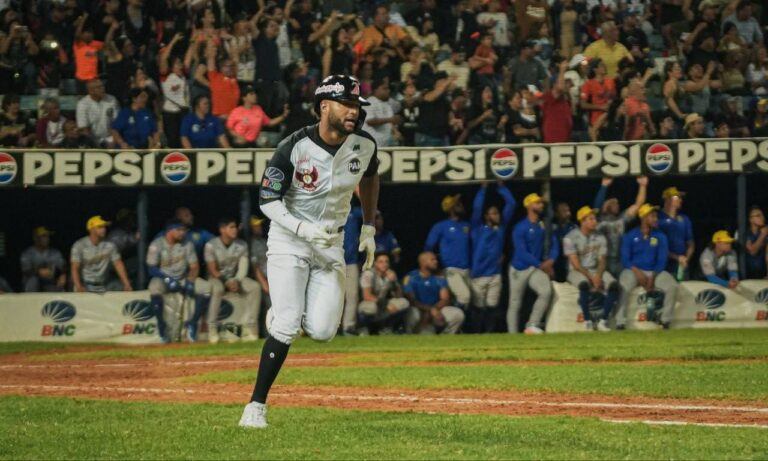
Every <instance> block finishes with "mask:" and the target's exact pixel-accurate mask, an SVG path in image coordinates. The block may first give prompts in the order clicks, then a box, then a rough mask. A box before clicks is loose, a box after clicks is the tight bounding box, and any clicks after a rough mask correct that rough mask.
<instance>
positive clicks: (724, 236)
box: [712, 230, 736, 243]
mask: <svg viewBox="0 0 768 461" xmlns="http://www.w3.org/2000/svg"><path fill="white" fill-rule="evenodd" d="M735 241H736V239H735V238H733V237H731V234H729V233H728V231H726V230H719V231H717V232H715V233H714V234H712V243H733V242H735Z"/></svg>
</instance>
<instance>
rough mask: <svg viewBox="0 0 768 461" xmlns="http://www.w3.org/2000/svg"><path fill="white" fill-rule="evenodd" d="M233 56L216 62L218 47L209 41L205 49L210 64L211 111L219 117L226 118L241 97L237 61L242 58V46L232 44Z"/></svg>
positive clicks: (208, 64)
mask: <svg viewBox="0 0 768 461" xmlns="http://www.w3.org/2000/svg"><path fill="white" fill-rule="evenodd" d="M231 49H232V58H231V59H230V58H229V57H226V58H224V59H220V60H219V61H218V63H217V62H216V53H217V48H216V45H214V44H213V42H209V43H208V46H207V47H206V49H205V53H206V58H207V61H208V62H207V66H208V85H209V88H210V89H211V103H212V104H211V105H212V106H213V107H212V109H211V113H212V114H213V115H215V116H216V117H219V118H226V117H227V116H228V115H229V113H230V112H232V109H234V108H235V107H236V106H237V101H238V100H239V99H240V86H239V85H238V83H237V63H238V61H239V60H240V55H239V53H240V48H239V47H238V46H236V45H232V47H231Z"/></svg>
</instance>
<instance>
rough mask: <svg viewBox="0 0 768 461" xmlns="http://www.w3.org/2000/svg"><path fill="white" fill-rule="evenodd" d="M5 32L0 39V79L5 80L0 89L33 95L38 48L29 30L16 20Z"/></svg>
mask: <svg viewBox="0 0 768 461" xmlns="http://www.w3.org/2000/svg"><path fill="white" fill-rule="evenodd" d="M6 11H7V10H6ZM6 30H7V31H8V35H7V36H4V37H2V38H0V57H2V59H3V69H2V71H0V77H1V78H3V80H5V82H4V83H1V84H0V88H2V87H5V88H7V90H8V91H7V92H23V93H25V94H29V93H33V92H34V91H35V89H36V87H37V85H36V84H37V82H36V76H37V68H36V66H35V58H36V56H38V55H39V54H40V47H39V46H38V45H37V43H36V41H35V37H34V36H33V35H32V32H30V30H29V28H28V27H27V26H23V25H21V24H20V23H19V21H18V20H15V19H14V20H12V21H10V22H9V23H8V28H7V29H6Z"/></svg>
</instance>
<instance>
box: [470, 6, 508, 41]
mask: <svg viewBox="0 0 768 461" xmlns="http://www.w3.org/2000/svg"><path fill="white" fill-rule="evenodd" d="M490 21H496V24H494V25H493V44H494V45H496V46H509V45H510V43H509V35H508V34H507V32H508V31H509V19H508V18H507V15H506V14H504V13H480V14H478V15H477V22H478V23H480V25H483V26H484V25H485V23H486V22H490Z"/></svg>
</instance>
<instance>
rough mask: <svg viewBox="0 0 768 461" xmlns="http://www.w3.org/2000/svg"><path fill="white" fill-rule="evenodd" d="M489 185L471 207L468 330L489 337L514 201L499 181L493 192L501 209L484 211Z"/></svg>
mask: <svg viewBox="0 0 768 461" xmlns="http://www.w3.org/2000/svg"><path fill="white" fill-rule="evenodd" d="M487 191H488V184H487V183H484V184H483V185H482V186H481V187H480V189H479V190H478V191H477V194H476V195H475V200H474V202H473V203H472V218H471V221H470V222H471V225H472V230H471V232H470V236H471V241H472V265H471V267H470V276H471V282H470V283H471V287H472V306H473V307H474V309H473V311H472V314H471V315H470V320H471V323H472V325H471V330H472V331H473V332H475V333H491V332H493V330H494V328H495V326H496V320H497V318H498V311H497V309H498V307H499V298H500V296H501V263H502V259H503V256H502V255H503V253H504V236H505V235H506V229H507V226H509V223H510V222H511V221H512V215H513V214H514V213H515V205H516V203H515V198H514V197H513V196H512V193H511V192H510V191H509V189H507V188H506V187H505V186H504V183H503V182H501V181H499V182H498V186H497V188H496V191H497V192H498V194H499V195H500V196H501V197H502V199H503V200H504V208H503V210H502V212H501V213H499V209H498V207H496V206H495V205H490V206H488V207H487V208H485V200H486V193H487Z"/></svg>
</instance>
